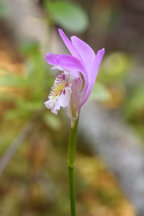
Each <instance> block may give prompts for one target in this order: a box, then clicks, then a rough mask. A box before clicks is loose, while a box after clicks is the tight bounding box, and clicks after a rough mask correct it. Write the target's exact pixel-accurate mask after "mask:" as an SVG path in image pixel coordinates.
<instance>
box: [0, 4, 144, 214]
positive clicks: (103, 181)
mask: <svg viewBox="0 0 144 216" xmlns="http://www.w3.org/2000/svg"><path fill="white" fill-rule="evenodd" d="M33 2H34V1H33ZM35 2H38V1H35ZM39 2H41V4H43V3H42V2H44V4H43V7H44V9H45V12H46V14H45V15H46V19H47V21H48V22H47V24H48V25H50V26H48V27H54V26H55V25H60V27H63V28H64V29H66V30H67V31H69V32H70V33H73V32H75V33H83V32H84V31H85V30H86V29H89V31H87V32H86V33H85V34H83V35H81V36H80V37H84V40H86V41H87V42H90V43H91V41H93V43H94V45H96V46H105V45H106V46H108V43H109V39H107V38H108V36H110V35H111V34H112V31H113V29H114V28H116V27H117V24H118V23H121V25H122V21H121V17H120V16H119V15H120V10H119V8H116V7H113V6H111V4H112V1H108V2H107V3H106V1H79V2H77V1H72V0H71V1H64V0H63V1H61V0H59V1H57V0H56V1H53V0H51V1H48V0H46V1H39ZM84 2H85V3H84ZM101 2H102V3H101ZM80 3H81V4H80ZM113 8H114V10H113ZM86 10H87V12H89V16H88V15H87V12H86ZM17 11H18V12H19V9H18V8H17ZM7 16H8V10H7V7H6V5H5V1H4V0H0V18H2V19H3V18H6V17H7ZM32 18H33V17H32ZM4 25H5V23H4ZM49 29H50V30H51V29H52V28H49ZM29 31H33V29H30V30H29ZM95 32H96V33H95ZM124 32H128V30H127V29H126V30H125V31H124V30H123V29H121V33H122V35H123V33H124ZM49 34H51V32H49ZM94 35H95V36H96V37H95V36H94ZM97 35H98V37H97ZM122 35H119V37H120V38H122ZM115 36H116V34H114V37H115ZM10 37H11V35H10ZM107 40H108V42H107ZM0 42H1V38H0ZM112 42H113V43H112V44H115V43H116V42H115V41H114V40H113V38H112ZM131 43H132V44H136V43H135V40H134V39H132V41H131ZM11 44H12V42H11ZM112 44H110V45H109V47H110V48H106V54H105V56H104V59H103V62H102V65H101V68H100V71H99V74H98V77H97V81H96V84H95V86H94V89H93V91H92V94H91V97H90V99H91V100H92V101H97V102H101V103H102V105H103V106H104V107H105V108H106V109H111V110H113V109H114V110H118V111H120V113H121V115H122V117H125V119H126V121H128V122H129V123H130V124H131V125H132V126H133V127H134V128H135V129H136V131H137V132H138V134H140V135H141V137H142V138H143V139H144V135H143V134H144V133H143V130H144V126H143V120H144V108H143V107H144V97H143V92H144V87H143V86H144V81H143V80H141V82H137V83H132V84H131V83H129V80H130V77H131V68H132V69H134V64H133V62H134V61H135V56H134V55H133V53H132V52H131V54H130V52H126V51H124V50H123V49H118V48H117V46H116V48H114V49H113V48H111V45H112ZM119 44H122V45H123V44H124V41H122V40H119ZM48 45H50V44H48ZM116 45H117V44H116ZM2 46H3V42H2V43H1V46H0V52H1V47H2ZM8 46H9V44H7V45H6V47H8ZM94 48H95V49H96V48H97V47H94ZM100 48H102V47H100ZM116 50H117V51H116ZM119 50H120V51H119ZM48 51H49V50H48ZM7 55H10V53H9V52H8V51H7ZM19 56H21V58H22V71H19V70H15V71H14V72H13V73H12V72H11V70H8V69H5V68H4V67H3V66H2V65H3V64H0V118H1V122H0V156H3V155H4V154H5V151H6V150H7V149H8V148H9V146H10V144H11V143H12V142H13V140H14V139H15V138H17V137H18V136H19V134H20V133H21V129H22V128H23V126H24V125H25V124H26V123H27V122H29V121H32V123H33V124H32V133H31V134H30V135H29V136H28V137H26V139H25V142H24V143H22V145H21V147H20V149H18V150H17V152H16V154H15V155H14V157H13V158H12V160H11V161H10V163H9V164H8V166H7V168H6V170H5V171H4V172H3V173H2V176H1V182H0V202H1V205H0V214H1V215H2V216H19V215H27V216H41V215H43V216H48V215H53V216H59V215H60V216H61V215H63V216H64V215H68V214H69V200H68V196H69V194H68V181H67V180H68V176H67V172H66V170H67V167H66V166H67V138H68V128H67V127H66V126H64V124H63V120H62V118H61V114H59V115H58V116H55V115H53V114H52V113H50V111H49V110H47V109H45V107H44V104H43V103H44V101H45V100H46V98H47V96H48V93H49V90H50V88H51V86H52V84H53V81H54V77H53V76H51V74H50V72H49V68H48V65H46V63H45V62H44V61H45V59H44V56H43V55H42V54H41V50H40V47H39V45H38V43H36V42H33V41H31V42H26V43H24V44H23V45H22V46H21V47H20V51H19ZM13 61H14V63H13V64H16V63H17V62H16V60H15V59H14V60H13ZM1 62H2V63H3V62H5V64H9V59H6V60H5V56H4V59H3V58H2V57H1V53H0V63H1ZM10 68H11V67H10ZM137 76H138V75H137ZM82 148H83V149H84V148H85V147H84V145H83V143H82ZM83 151H84V152H85V154H83V153H81V152H80V150H79V151H78V154H77V162H76V164H77V166H76V184H77V203H78V216H108V215H110V216H133V215H134V214H133V212H132V210H131V207H130V205H129V204H128V203H127V201H126V200H125V198H124V196H123V194H122V193H121V192H120V190H119V189H118V185H117V182H116V179H115V177H114V176H113V175H112V174H111V173H109V172H108V171H107V169H106V168H105V166H104V165H103V164H102V162H101V161H100V160H99V159H98V158H96V157H93V156H92V155H90V154H89V153H88V151H87V149H86V150H85V149H84V150H83Z"/></svg>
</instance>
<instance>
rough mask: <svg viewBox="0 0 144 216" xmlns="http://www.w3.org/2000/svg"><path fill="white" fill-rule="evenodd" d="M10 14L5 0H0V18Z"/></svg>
mask: <svg viewBox="0 0 144 216" xmlns="http://www.w3.org/2000/svg"><path fill="white" fill-rule="evenodd" d="M8 14H9V13H8V8H7V7H6V5H5V3H4V0H0V18H6V17H7V16H8Z"/></svg>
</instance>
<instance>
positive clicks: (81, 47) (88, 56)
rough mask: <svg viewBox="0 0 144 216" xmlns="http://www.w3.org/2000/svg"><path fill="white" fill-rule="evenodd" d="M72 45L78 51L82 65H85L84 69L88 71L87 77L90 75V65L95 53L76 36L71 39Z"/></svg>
mask: <svg viewBox="0 0 144 216" xmlns="http://www.w3.org/2000/svg"><path fill="white" fill-rule="evenodd" d="M71 40H72V44H73V46H74V47H75V48H76V50H77V51H78V53H79V55H80V56H81V59H82V61H83V63H84V64H85V67H86V69H87V71H88V76H89V75H90V70H91V67H92V63H93V61H94V58H95V53H94V51H93V49H92V48H91V47H90V46H89V45H88V44H87V43H85V42H84V41H82V40H80V39H79V38H78V37H76V36H72V37H71Z"/></svg>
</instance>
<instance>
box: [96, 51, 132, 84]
mask: <svg viewBox="0 0 144 216" xmlns="http://www.w3.org/2000/svg"><path fill="white" fill-rule="evenodd" d="M131 67H132V58H130V56H129V55H127V54H125V53H122V52H114V53H111V54H109V55H107V56H106V57H105V58H104V61H103V64H102V67H101V73H100V74H99V76H100V78H101V79H103V81H107V82H108V81H109V82H114V81H117V80H123V79H124V78H125V77H126V75H127V73H128V72H129V71H130V68H131Z"/></svg>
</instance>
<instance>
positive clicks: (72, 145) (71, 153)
mask: <svg viewBox="0 0 144 216" xmlns="http://www.w3.org/2000/svg"><path fill="white" fill-rule="evenodd" d="M78 120H79V119H77V120H76V121H75V122H72V125H71V131H70V137H69V145H68V171H69V190H70V206H71V216H76V207H75V182H74V159H75V152H76V139H77V126H78Z"/></svg>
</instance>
